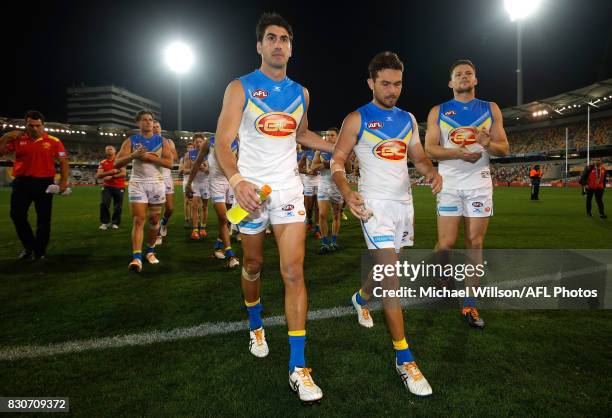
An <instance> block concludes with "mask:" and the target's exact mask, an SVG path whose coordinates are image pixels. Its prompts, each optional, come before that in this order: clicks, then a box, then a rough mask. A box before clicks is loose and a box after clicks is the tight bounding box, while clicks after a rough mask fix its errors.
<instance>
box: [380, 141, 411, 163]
mask: <svg viewBox="0 0 612 418" xmlns="http://www.w3.org/2000/svg"><path fill="white" fill-rule="evenodd" d="M406 150H407V147H406V144H405V143H404V142H402V141H398V140H396V139H390V140H387V141H381V142H379V143H378V145H376V146H375V147H374V149H373V150H372V153H373V154H374V155H375V156H376V157H377V158H380V159H381V160H385V161H391V162H395V161H403V160H404V159H405V158H406Z"/></svg>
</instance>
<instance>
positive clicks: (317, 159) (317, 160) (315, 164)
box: [308, 151, 323, 174]
mask: <svg viewBox="0 0 612 418" xmlns="http://www.w3.org/2000/svg"><path fill="white" fill-rule="evenodd" d="M322 167H323V163H322V162H321V151H316V152H315V154H314V157H312V161H311V162H310V167H308V174H315V173H316V172H318V171H319V170H320V169H321V168H322Z"/></svg>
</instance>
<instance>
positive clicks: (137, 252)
mask: <svg viewBox="0 0 612 418" xmlns="http://www.w3.org/2000/svg"><path fill="white" fill-rule="evenodd" d="M132 257H133V258H137V259H138V260H140V261H142V251H134V254H133V255H132Z"/></svg>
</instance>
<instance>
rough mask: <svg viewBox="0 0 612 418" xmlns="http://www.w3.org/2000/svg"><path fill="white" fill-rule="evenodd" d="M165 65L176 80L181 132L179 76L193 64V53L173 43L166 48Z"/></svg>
mask: <svg viewBox="0 0 612 418" xmlns="http://www.w3.org/2000/svg"><path fill="white" fill-rule="evenodd" d="M164 58H165V61H166V65H167V66H168V67H169V68H170V69H171V70H172V71H174V72H175V73H176V75H177V80H178V111H177V116H178V127H177V129H178V130H179V131H180V130H182V126H181V125H182V103H181V101H182V100H181V76H182V75H183V74H185V73H187V72H188V71H189V70H190V69H191V66H192V65H193V62H194V56H193V52H191V48H189V47H188V46H187V45H186V44H184V43H183V42H173V43H171V44H170V45H168V47H167V48H166V51H165V53H164Z"/></svg>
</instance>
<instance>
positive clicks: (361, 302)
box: [355, 290, 368, 306]
mask: <svg viewBox="0 0 612 418" xmlns="http://www.w3.org/2000/svg"><path fill="white" fill-rule="evenodd" d="M355 300H357V303H358V304H360V305H361V306H363V305H366V304H367V303H368V301H367V300H365V299H364V298H362V297H361V291H359V290H358V291H357V293H355Z"/></svg>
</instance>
